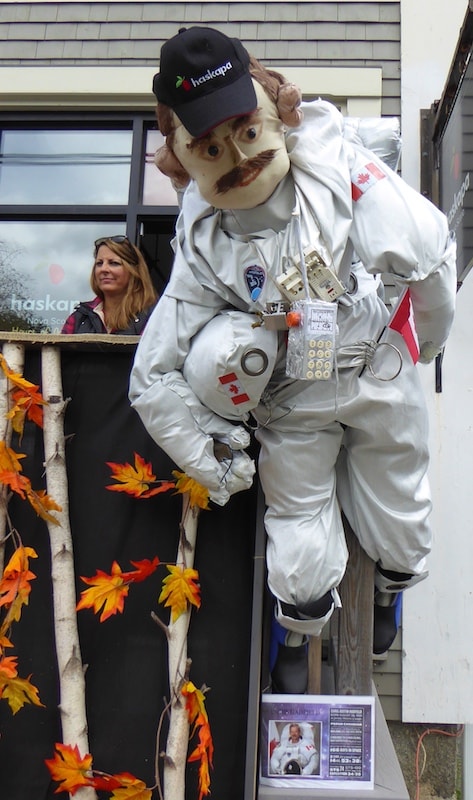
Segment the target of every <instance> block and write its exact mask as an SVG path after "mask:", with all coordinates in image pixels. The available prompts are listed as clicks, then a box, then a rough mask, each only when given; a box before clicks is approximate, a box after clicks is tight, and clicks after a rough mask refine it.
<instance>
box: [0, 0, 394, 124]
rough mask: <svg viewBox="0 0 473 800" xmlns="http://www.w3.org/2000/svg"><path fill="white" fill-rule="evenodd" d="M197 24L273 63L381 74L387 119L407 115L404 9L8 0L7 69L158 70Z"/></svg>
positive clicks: (3, 32) (0, 49) (0, 14)
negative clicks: (164, 51) (169, 49)
mask: <svg viewBox="0 0 473 800" xmlns="http://www.w3.org/2000/svg"><path fill="white" fill-rule="evenodd" d="M194 24H197V25H202V24H205V25H210V26H215V27H221V28H224V29H225V32H226V33H228V34H229V35H230V36H237V37H239V38H241V39H242V41H243V42H244V44H245V45H246V47H247V48H248V50H249V51H250V52H251V53H253V54H254V55H255V56H256V57H257V58H260V59H261V60H262V61H263V62H264V63H265V64H267V65H268V66H271V65H276V64H277V65H279V66H281V67H283V68H284V66H321V67H329V66H336V67H364V66H369V67H381V68H382V70H383V102H382V113H383V114H388V115H390V114H394V115H399V113H400V87H399V79H398V75H399V72H398V71H399V61H400V5H399V2H392V3H391V2H383V3H362V2H361V3H356V2H355V3H353V2H350V3H343V2H333V3H330V2H327V3H311V2H300V3H292V2H288V3H274V2H273V3H271V2H269V3H259V2H246V3H217V2H216V3H140V2H134V3H113V2H111V3H91V4H88V3H1V2H0V66H1V65H3V66H17V65H24V66H28V65H32V64H36V65H37V66H53V65H55V64H59V63H60V64H61V65H63V66H75V65H82V66H91V65H101V66H127V65H129V66H156V67H157V66H158V54H159V51H160V49H161V45H162V44H163V43H164V42H165V41H166V39H168V38H169V37H170V36H173V35H174V34H175V33H176V32H177V30H178V28H179V27H180V26H182V25H186V26H189V25H194Z"/></svg>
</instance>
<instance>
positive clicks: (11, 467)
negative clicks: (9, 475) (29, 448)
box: [0, 439, 26, 472]
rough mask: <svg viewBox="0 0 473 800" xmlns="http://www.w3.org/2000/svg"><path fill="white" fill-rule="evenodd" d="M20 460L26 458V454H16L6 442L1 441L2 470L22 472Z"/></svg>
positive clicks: (0, 458)
mask: <svg viewBox="0 0 473 800" xmlns="http://www.w3.org/2000/svg"><path fill="white" fill-rule="evenodd" d="M20 458H26V455H25V454H24V453H15V451H14V450H12V449H11V447H8V445H7V444H6V442H5V441H4V440H3V439H2V440H0V469H1V470H5V471H7V472H21V471H22V466H21V464H20Z"/></svg>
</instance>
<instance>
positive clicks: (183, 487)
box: [172, 469, 209, 510]
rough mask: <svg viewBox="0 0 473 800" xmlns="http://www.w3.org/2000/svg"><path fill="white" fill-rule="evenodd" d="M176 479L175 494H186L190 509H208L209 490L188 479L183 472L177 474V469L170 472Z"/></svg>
mask: <svg viewBox="0 0 473 800" xmlns="http://www.w3.org/2000/svg"><path fill="white" fill-rule="evenodd" d="M172 474H173V475H174V477H175V478H176V492H175V493H176V494H188V495H189V503H190V506H191V508H195V507H197V508H203V509H205V510H207V509H208V508H209V490H208V489H206V488H205V486H202V484H200V483H198V482H197V481H195V480H194V479H193V478H189V476H188V475H186V473H185V472H179V471H178V470H177V469H174V470H173V471H172Z"/></svg>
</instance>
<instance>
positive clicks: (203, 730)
mask: <svg viewBox="0 0 473 800" xmlns="http://www.w3.org/2000/svg"><path fill="white" fill-rule="evenodd" d="M181 692H182V694H183V695H184V697H185V698H186V711H187V718H188V720H189V724H190V725H193V726H194V727H193V730H192V734H191V735H194V733H195V732H196V731H197V732H198V737H199V743H198V745H197V747H196V748H195V749H194V750H193V751H192V753H191V754H190V756H189V758H188V761H200V765H199V800H202V797H204V796H205V797H206V796H207V795H208V794H210V768H211V767H212V761H213V751H214V746H213V740H212V735H211V733H210V725H209V721H208V716H207V710H206V708H205V695H204V692H203V691H202V690H201V689H197V688H196V686H195V685H194V684H193V683H192V681H187V682H186V683H185V684H184V686H183V687H182V689H181Z"/></svg>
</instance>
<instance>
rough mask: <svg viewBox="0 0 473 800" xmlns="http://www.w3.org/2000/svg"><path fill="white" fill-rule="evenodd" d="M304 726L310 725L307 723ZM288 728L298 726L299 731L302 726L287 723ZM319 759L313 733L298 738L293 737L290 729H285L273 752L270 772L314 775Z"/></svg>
mask: <svg viewBox="0 0 473 800" xmlns="http://www.w3.org/2000/svg"><path fill="white" fill-rule="evenodd" d="M304 727H305V728H308V727H310V726H308V725H305V726H304ZM286 728H287V729H289V728H291V729H293V728H296V730H297V731H299V730H300V729H301V728H302V726H299V725H291V726H289V725H287V726H286ZM301 733H302V731H301ZM319 761H320V757H319V752H318V750H317V748H316V747H315V745H314V736H313V734H310V733H309V734H308V735H306V736H304V735H301V736H300V737H297V738H296V737H295V736H294V737H293V738H292V739H291V737H290V736H289V732H288V730H286V729H285V730H284V731H283V734H282V736H281V742H280V744H279V745H278V746H277V747H275V749H274V750H273V752H272V754H271V759H270V772H271V773H273V774H275V775H314V774H315V773H316V772H317V770H318V767H319Z"/></svg>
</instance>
